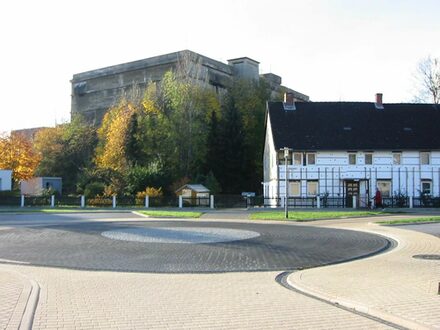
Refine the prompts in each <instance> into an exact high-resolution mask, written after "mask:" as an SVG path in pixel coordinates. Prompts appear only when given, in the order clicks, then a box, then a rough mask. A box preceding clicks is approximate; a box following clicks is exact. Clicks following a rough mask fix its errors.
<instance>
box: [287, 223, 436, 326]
mask: <svg viewBox="0 0 440 330" xmlns="http://www.w3.org/2000/svg"><path fill="white" fill-rule="evenodd" d="M374 221H380V219H374ZM311 225H314V226H325V227H332V228H344V229H352V230H361V231H367V232H371V233H376V234H380V235H384V236H387V237H390V238H392V239H394V240H396V241H397V242H398V244H399V245H398V246H397V247H396V248H395V249H393V250H391V251H389V252H387V253H384V254H381V255H378V256H375V257H372V258H367V259H363V260H358V261H354V262H349V263H345V264H339V265H333V266H327V267H321V268H314V269H310V270H304V271H300V272H296V273H293V274H291V275H290V276H289V279H288V282H289V284H290V285H292V286H293V287H295V288H296V289H299V290H300V291H304V292H307V293H310V294H312V295H315V296H318V297H320V298H324V299H325V300H330V301H332V302H334V303H338V304H340V305H343V306H346V307H350V308H355V309H357V310H359V311H361V312H366V313H368V314H370V315H373V316H376V317H379V318H381V319H384V320H387V321H390V322H394V323H396V324H399V325H402V326H404V327H408V328H410V329H424V328H427V329H440V295H439V294H438V290H439V282H440V262H439V260H421V259H415V258H413V255H417V254H437V255H440V239H438V238H437V237H435V236H431V235H427V234H423V233H419V232H415V231H410V230H404V229H398V228H393V227H387V226H379V225H377V224H374V223H361V222H351V223H340V224H337V223H329V222H323V221H320V222H315V223H313V224H311ZM408 229H409V228H408Z"/></svg>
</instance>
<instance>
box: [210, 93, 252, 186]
mask: <svg viewBox="0 0 440 330" xmlns="http://www.w3.org/2000/svg"><path fill="white" fill-rule="evenodd" d="M219 135H220V141H221V143H222V148H221V151H220V157H221V158H220V161H219V164H220V165H221V168H222V170H221V173H219V174H218V177H217V176H216V177H217V179H218V180H219V182H220V184H221V187H222V189H223V191H224V192H225V193H239V192H241V191H242V190H243V183H244V180H243V177H244V175H245V171H246V170H247V169H246V167H245V157H244V156H245V155H244V152H243V151H244V130H243V123H242V118H241V115H240V113H239V112H238V109H237V107H236V105H235V101H234V99H233V98H232V97H230V96H228V97H226V102H225V105H224V116H223V120H222V122H221V128H220V134H219ZM214 175H215V173H214Z"/></svg>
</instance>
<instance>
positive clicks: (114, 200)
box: [113, 195, 116, 208]
mask: <svg viewBox="0 0 440 330" xmlns="http://www.w3.org/2000/svg"><path fill="white" fill-rule="evenodd" d="M113 208H116V195H113Z"/></svg>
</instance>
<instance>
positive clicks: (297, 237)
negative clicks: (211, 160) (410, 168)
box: [0, 214, 391, 273]
mask: <svg viewBox="0 0 440 330" xmlns="http://www.w3.org/2000/svg"><path fill="white" fill-rule="evenodd" d="M44 216H45V217H56V215H44ZM71 217H75V216H74V215H72V216H71ZM88 217H89V219H86V218H84V216H82V217H81V219H80V221H73V222H66V221H65V222H63V221H58V222H56V224H54V225H51V224H47V225H44V226H30V227H27V226H17V227H10V228H7V229H4V230H0V259H3V260H8V261H14V262H20V263H27V264H30V265H38V266H48V267H62V268H71V269H86V270H100V271H124V272H126V271H128V272H154V273H215V272H248V271H285V270H295V269H303V268H310V267H317V266H322V265H327V264H333V263H339V262H344V261H348V260H353V259H357V258H362V257H366V256H369V255H373V254H376V253H380V252H382V251H384V250H386V249H387V248H389V247H390V246H391V243H390V241H389V240H387V239H386V238H384V237H381V236H378V235H373V234H368V233H362V232H356V231H349V230H339V229H328V228H318V227H309V226H307V225H292V224H285V223H278V224H268V223H258V222H255V223H252V222H230V221H228V222H221V221H202V220H194V221H179V220H175V221H174V220H157V221H156V220H148V221H146V220H145V219H144V218H139V219H133V218H131V217H130V219H129V220H128V221H118V220H117V219H114V220H111V219H110V218H109V221H103V220H102V219H101V220H100V221H93V220H94V219H93V217H94V215H93V214H90V215H88ZM109 217H111V216H109ZM119 217H120V216H119ZM131 219H133V221H132V220H131ZM55 220H56V219H55Z"/></svg>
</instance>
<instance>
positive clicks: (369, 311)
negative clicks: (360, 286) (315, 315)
mask: <svg viewBox="0 0 440 330" xmlns="http://www.w3.org/2000/svg"><path fill="white" fill-rule="evenodd" d="M292 275H293V274H291V275H290V276H288V277H287V284H288V285H290V286H291V287H292V288H293V289H294V290H296V291H299V292H301V293H304V294H306V295H308V296H312V297H316V298H318V299H320V300H324V301H327V302H328V303H330V304H333V305H340V306H343V307H346V308H348V309H352V310H355V311H357V312H360V313H363V314H366V315H370V316H372V317H374V318H378V319H381V320H384V321H387V322H390V323H393V324H396V325H399V326H401V327H404V328H406V329H423V330H425V329H426V330H429V329H431V328H430V327H427V326H425V325H422V324H420V323H417V322H414V321H411V320H407V319H403V318H401V317H399V316H396V315H393V314H390V313H387V312H383V311H380V310H378V309H375V308H371V307H368V306H365V305H363V304H361V303H358V302H354V301H351V300H344V299H340V298H338V297H331V296H329V295H327V294H325V293H322V292H318V291H315V290H312V289H309V288H307V287H305V286H301V285H300V284H298V283H296V282H294V279H293V278H292V277H293V276H292ZM301 275H302V272H298V276H299V278H301Z"/></svg>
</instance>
